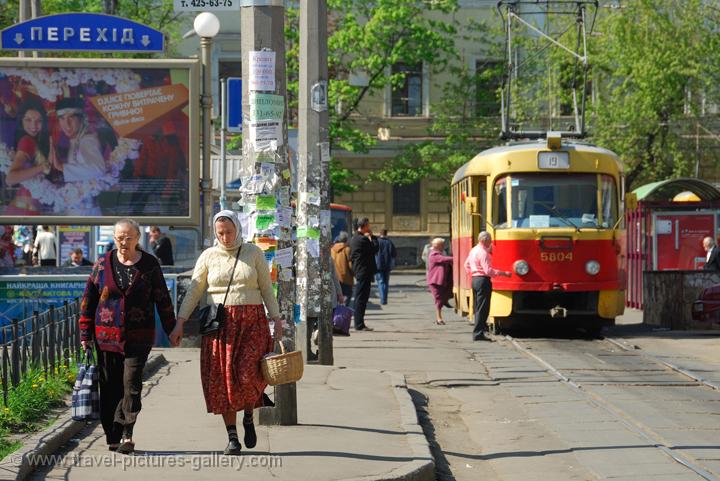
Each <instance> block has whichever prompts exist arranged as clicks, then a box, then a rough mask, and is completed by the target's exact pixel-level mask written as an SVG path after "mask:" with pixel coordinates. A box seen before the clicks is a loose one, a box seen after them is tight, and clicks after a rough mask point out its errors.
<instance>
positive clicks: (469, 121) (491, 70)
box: [369, 19, 504, 195]
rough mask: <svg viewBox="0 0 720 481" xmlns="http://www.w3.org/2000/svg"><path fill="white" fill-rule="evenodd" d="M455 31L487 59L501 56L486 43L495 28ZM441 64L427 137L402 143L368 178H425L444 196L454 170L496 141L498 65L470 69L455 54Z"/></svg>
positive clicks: (474, 25)
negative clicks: (445, 76)
mask: <svg viewBox="0 0 720 481" xmlns="http://www.w3.org/2000/svg"><path fill="white" fill-rule="evenodd" d="M498 22H499V19H498ZM455 28H456V31H458V32H459V35H464V36H465V37H466V38H468V39H470V40H471V41H473V42H482V43H484V44H485V47H486V50H487V56H488V58H495V59H500V58H502V54H501V53H500V49H501V48H502V46H501V44H500V42H493V41H488V39H492V38H497V39H500V38H501V35H502V34H501V32H502V29H501V28H493V27H489V26H488V25H486V24H485V23H479V22H476V21H472V20H471V21H470V22H468V23H467V24H465V25H461V24H460V23H459V22H458V23H456V25H455ZM447 63H448V67H447V71H448V72H449V73H450V76H449V78H450V79H451V80H450V81H449V82H447V83H445V84H444V85H441V87H442V91H443V95H442V98H441V99H440V101H439V102H437V103H434V104H432V105H431V115H432V124H431V126H430V128H429V131H428V135H429V137H430V139H429V140H425V141H422V142H418V143H412V144H409V145H407V146H406V147H405V148H404V149H403V150H402V152H401V153H400V154H399V155H397V156H396V157H394V158H393V159H390V160H389V161H388V162H386V163H385V165H384V166H383V168H382V169H381V170H380V171H377V172H374V173H373V174H372V175H371V176H370V179H369V180H371V181H372V180H377V181H382V182H387V183H390V184H396V185H404V184H412V183H415V182H417V181H419V180H422V179H426V178H429V179H442V180H443V181H444V183H445V185H446V186H447V188H445V189H443V190H442V192H440V194H445V195H447V194H448V193H449V186H450V182H451V180H452V177H453V175H454V173H455V171H456V170H457V169H458V168H459V167H460V166H462V165H463V164H464V163H466V162H467V161H469V160H470V159H472V158H473V157H474V156H475V155H476V154H478V153H479V152H480V151H482V150H484V149H486V148H489V147H490V146H492V145H493V144H494V143H496V142H497V141H498V135H499V132H500V121H499V115H500V111H499V106H500V104H499V90H498V89H499V86H500V83H501V79H502V76H503V68H504V66H503V65H502V62H486V64H485V65H479V66H478V67H479V68H478V69H473V70H471V69H470V68H468V65H467V62H466V61H465V60H464V59H462V58H460V57H459V56H458V55H457V54H455V55H453V56H452V57H451V61H449V62H447Z"/></svg>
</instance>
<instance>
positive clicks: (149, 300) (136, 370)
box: [80, 219, 178, 454]
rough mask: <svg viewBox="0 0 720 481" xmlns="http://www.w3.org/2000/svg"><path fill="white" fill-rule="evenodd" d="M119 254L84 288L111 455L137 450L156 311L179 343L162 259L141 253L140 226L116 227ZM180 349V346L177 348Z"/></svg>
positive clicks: (86, 328)
mask: <svg viewBox="0 0 720 481" xmlns="http://www.w3.org/2000/svg"><path fill="white" fill-rule="evenodd" d="M114 238H115V246H116V248H115V249H112V250H111V251H109V252H107V253H106V254H105V255H104V256H103V257H101V258H100V259H98V261H97V262H96V263H95V266H94V267H93V270H92V273H91V274H90V278H89V279H88V281H87V284H86V286H85V294H84V295H83V300H82V304H81V308H80V309H81V313H80V339H81V344H82V347H83V349H87V348H90V347H91V346H92V345H93V341H94V345H95V347H96V350H97V357H98V359H97V361H98V368H99V371H100V383H99V384H100V420H101V422H102V426H103V430H104V431H105V437H106V439H107V443H108V448H109V449H110V451H117V452H119V453H123V454H130V453H132V452H133V451H134V449H135V443H134V441H133V426H134V425H135V421H136V419H137V416H138V413H139V412H140V407H141V404H140V393H141V391H142V373H143V367H144V366H145V362H146V361H147V358H148V355H149V354H150V349H151V348H152V346H153V344H154V342H155V308H156V307H157V311H158V313H159V314H160V320H161V322H162V327H163V330H164V331H165V332H166V333H167V334H168V335H170V336H171V340H177V339H178V336H176V335H175V336H174V335H172V334H173V330H174V329H175V327H176V321H175V313H174V310H173V305H172V301H171V299H170V294H169V293H168V289H167V285H166V284H165V278H164V277H163V273H162V270H161V269H160V264H159V263H158V260H157V259H156V258H155V257H154V256H153V255H150V254H148V253H146V252H143V251H142V250H140V249H139V248H138V242H139V240H140V226H139V225H138V223H137V222H135V221H134V220H132V219H121V220H119V221H117V223H115V230H114ZM173 344H174V345H177V343H176V342H174V343H173Z"/></svg>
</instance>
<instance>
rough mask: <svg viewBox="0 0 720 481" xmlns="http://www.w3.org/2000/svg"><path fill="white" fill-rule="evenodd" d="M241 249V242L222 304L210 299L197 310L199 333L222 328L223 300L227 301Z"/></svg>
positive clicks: (202, 333) (223, 319)
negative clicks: (208, 302)
mask: <svg viewBox="0 0 720 481" xmlns="http://www.w3.org/2000/svg"><path fill="white" fill-rule="evenodd" d="M241 250H242V244H240V247H239V248H238V251H237V254H235V263H234V264H233V269H232V272H231V273H230V282H228V286H227V290H226V291H225V298H224V299H223V302H222V304H215V303H214V302H212V301H210V304H208V305H207V306H204V307H202V308H201V309H200V310H199V311H198V321H199V324H200V334H201V335H203V336H206V335H208V334H212V333H213V332H217V331H219V330H220V328H222V326H223V323H224V322H225V302H227V296H228V293H229V292H230V286H231V285H232V281H233V277H234V276H235V267H236V266H237V263H238V259H239V258H240V251H241Z"/></svg>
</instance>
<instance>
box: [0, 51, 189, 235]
mask: <svg viewBox="0 0 720 481" xmlns="http://www.w3.org/2000/svg"><path fill="white" fill-rule="evenodd" d="M56 63H57V61H56ZM155 63H156V64H157V62H155ZM5 64H9V65H5ZM62 65H63V64H62V63H60V64H59V66H49V67H40V66H28V65H27V62H26V63H24V64H15V63H14V62H11V61H10V60H2V62H0V106H1V107H2V108H0V187H1V190H0V192H1V194H0V217H7V216H16V217H27V216H40V217H57V216H66V217H74V218H83V219H86V218H89V219H88V222H84V221H83V223H87V224H93V223H101V221H102V217H134V218H142V217H165V218H166V217H183V218H188V217H190V216H191V212H190V211H191V208H190V205H191V199H190V196H191V194H190V192H191V189H190V188H189V186H190V183H191V181H192V179H191V178H190V177H191V175H190V173H191V172H192V169H191V167H190V166H191V165H193V164H192V162H191V160H192V159H193V158H195V157H196V154H194V147H195V145H196V143H195V142H193V140H192V135H191V125H192V123H191V121H190V110H191V107H190V106H191V105H192V103H191V98H190V97H191V92H192V90H193V89H191V78H192V77H193V72H194V69H191V68H188V67H177V68H174V67H169V68H157V67H154V68H149V67H137V68H135V67H110V65H117V62H115V63H114V64H110V63H103V64H102V65H104V66H105V67H103V68H99V67H95V66H92V67H87V68H84V67H80V68H75V67H64V66H62ZM143 65H144V64H143ZM93 218H95V219H93ZM8 220H15V219H8Z"/></svg>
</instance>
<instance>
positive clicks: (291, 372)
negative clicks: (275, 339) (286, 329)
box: [260, 342, 303, 386]
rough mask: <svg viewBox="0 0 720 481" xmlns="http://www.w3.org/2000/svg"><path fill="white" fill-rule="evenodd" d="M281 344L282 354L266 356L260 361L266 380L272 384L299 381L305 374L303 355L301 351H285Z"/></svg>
mask: <svg viewBox="0 0 720 481" xmlns="http://www.w3.org/2000/svg"><path fill="white" fill-rule="evenodd" d="M278 344H280V351H281V353H280V354H271V355H269V356H266V357H264V358H263V359H262V361H261V362H260V368H261V369H262V374H263V377H264V378H265V382H266V383H268V384H269V385H271V386H277V385H278V384H288V383H291V382H297V381H299V380H300V378H302V375H303V357H302V352H301V351H292V352H285V346H283V343H282V342H279V343H278Z"/></svg>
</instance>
